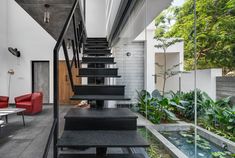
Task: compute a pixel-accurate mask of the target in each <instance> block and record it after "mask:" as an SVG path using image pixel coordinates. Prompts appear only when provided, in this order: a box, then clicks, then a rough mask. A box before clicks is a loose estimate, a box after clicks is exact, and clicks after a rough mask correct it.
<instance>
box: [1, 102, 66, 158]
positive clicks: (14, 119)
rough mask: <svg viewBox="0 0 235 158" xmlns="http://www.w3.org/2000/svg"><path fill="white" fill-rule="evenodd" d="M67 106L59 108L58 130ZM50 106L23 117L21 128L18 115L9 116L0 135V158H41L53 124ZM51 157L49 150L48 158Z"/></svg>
mask: <svg viewBox="0 0 235 158" xmlns="http://www.w3.org/2000/svg"><path fill="white" fill-rule="evenodd" d="M69 108H70V107H69V106H62V107H61V108H60V116H61V117H60V118H61V119H60V120H61V122H60V124H61V126H60V129H61V131H62V129H63V120H64V119H63V116H64V115H65V114H66V112H67V111H68V110H69ZM52 114H53V112H52V105H46V106H44V107H43V112H42V113H40V114H37V115H33V116H25V123H26V126H25V127H24V126H23V121H22V117H21V116H20V115H10V116H9V117H8V124H7V125H6V126H5V127H3V128H2V129H1V133H0V158H42V154H43V151H44V148H45V145H46V141H47V139H48V136H49V132H50V129H51V125H52V122H53V115H52ZM51 157H52V153H51V150H50V152H49V155H48V158H51Z"/></svg>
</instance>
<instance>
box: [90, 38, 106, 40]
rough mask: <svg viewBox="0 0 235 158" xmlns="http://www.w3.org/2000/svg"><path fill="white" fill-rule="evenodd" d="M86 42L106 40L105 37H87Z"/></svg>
mask: <svg viewBox="0 0 235 158" xmlns="http://www.w3.org/2000/svg"><path fill="white" fill-rule="evenodd" d="M87 40H107V39H106V37H88V38H87Z"/></svg>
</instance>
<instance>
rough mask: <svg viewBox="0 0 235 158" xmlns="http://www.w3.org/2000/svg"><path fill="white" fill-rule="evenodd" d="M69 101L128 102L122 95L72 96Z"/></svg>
mask: <svg viewBox="0 0 235 158" xmlns="http://www.w3.org/2000/svg"><path fill="white" fill-rule="evenodd" d="M70 99H71V100H130V98H127V97H125V96H123V95H74V96H72V97H71V98H70Z"/></svg>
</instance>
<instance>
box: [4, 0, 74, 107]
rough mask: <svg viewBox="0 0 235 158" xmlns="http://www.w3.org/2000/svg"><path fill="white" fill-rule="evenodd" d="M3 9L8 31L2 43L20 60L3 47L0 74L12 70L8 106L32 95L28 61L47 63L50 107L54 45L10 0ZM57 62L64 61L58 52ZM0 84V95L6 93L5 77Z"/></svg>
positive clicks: (53, 41) (50, 38)
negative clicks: (17, 50)
mask: <svg viewBox="0 0 235 158" xmlns="http://www.w3.org/2000/svg"><path fill="white" fill-rule="evenodd" d="M1 2H2V1H1ZM1 6H2V5H1ZM5 8H7V9H8V15H7V19H8V21H7V28H8V29H7V34H6V35H5V36H7V37H4V39H7V47H13V48H18V49H19V50H20V51H21V57H20V58H16V57H15V56H13V55H12V54H10V53H9V52H8V50H7V47H4V48H3V49H2V50H1V58H0V60H1V61H0V64H3V63H4V61H7V62H5V63H4V65H5V70H3V71H1V72H3V73H6V72H7V71H8V70H9V69H13V70H14V71H15V74H14V75H13V76H12V80H11V94H10V102H11V103H14V97H16V96H19V95H22V94H25V93H30V92H31V91H32V72H31V63H32V61H33V60H37V61H40V60H47V61H50V103H52V102H53V80H52V79H53V62H52V60H53V48H54V46H55V43H56V41H55V40H54V39H53V38H52V37H51V36H50V35H49V34H48V33H47V32H46V31H45V30H44V29H43V28H42V27H41V26H40V25H39V24H38V23H37V22H36V21H34V19H33V18H32V17H31V16H30V15H28V13H27V12H26V11H24V9H23V8H21V7H20V6H19V5H18V4H17V3H16V2H15V1H14V0H8V1H7V6H6V7H5ZM1 11H2V9H1ZM1 15H2V14H1ZM0 30H2V29H0ZM1 34H2V33H1ZM2 53H4V56H5V57H4V58H2ZM70 54H71V53H70ZM60 59H61V60H62V59H64V58H63V54H62V51H61V52H60ZM0 76H1V75H0ZM0 82H1V83H2V85H3V86H1V88H0V92H1V91H3V92H7V91H8V88H4V86H5V85H8V76H6V75H5V76H4V77H0ZM2 87H3V88H2ZM0 95H1V94H0Z"/></svg>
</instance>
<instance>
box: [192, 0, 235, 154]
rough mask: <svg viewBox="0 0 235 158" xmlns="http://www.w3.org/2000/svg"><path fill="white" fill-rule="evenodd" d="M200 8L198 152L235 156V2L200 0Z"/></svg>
mask: <svg viewBox="0 0 235 158" xmlns="http://www.w3.org/2000/svg"><path fill="white" fill-rule="evenodd" d="M196 10H197V21H196V22H197V25H196V26H197V35H196V39H197V41H196V42H197V51H196V52H197V54H196V59H197V68H198V71H197V89H198V90H197V103H198V104H197V112H198V114H197V116H198V118H197V124H198V135H200V138H203V139H204V140H203V142H204V144H202V141H200V140H198V142H197V143H198V152H200V151H201V150H202V148H208V149H207V150H206V151H207V154H208V155H212V157H234V152H235V151H234V148H233V147H234V145H230V143H229V142H231V143H233V144H234V142H235V133H234V132H235V122H234V117H235V108H234V103H235V102H234V91H235V88H234V85H235V77H234V68H235V64H234V59H235V54H234V52H235V49H234V48H235V45H234V39H235V30H234V29H235V27H234V26H235V25H234V22H235V16H234V11H235V2H234V1H232V0H223V1H214V0H213V1H212V0H210V1H203V0H197V5H196ZM205 134H206V135H207V137H203V135H205ZM212 135H213V136H212ZM232 148H233V149H232Z"/></svg>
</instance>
